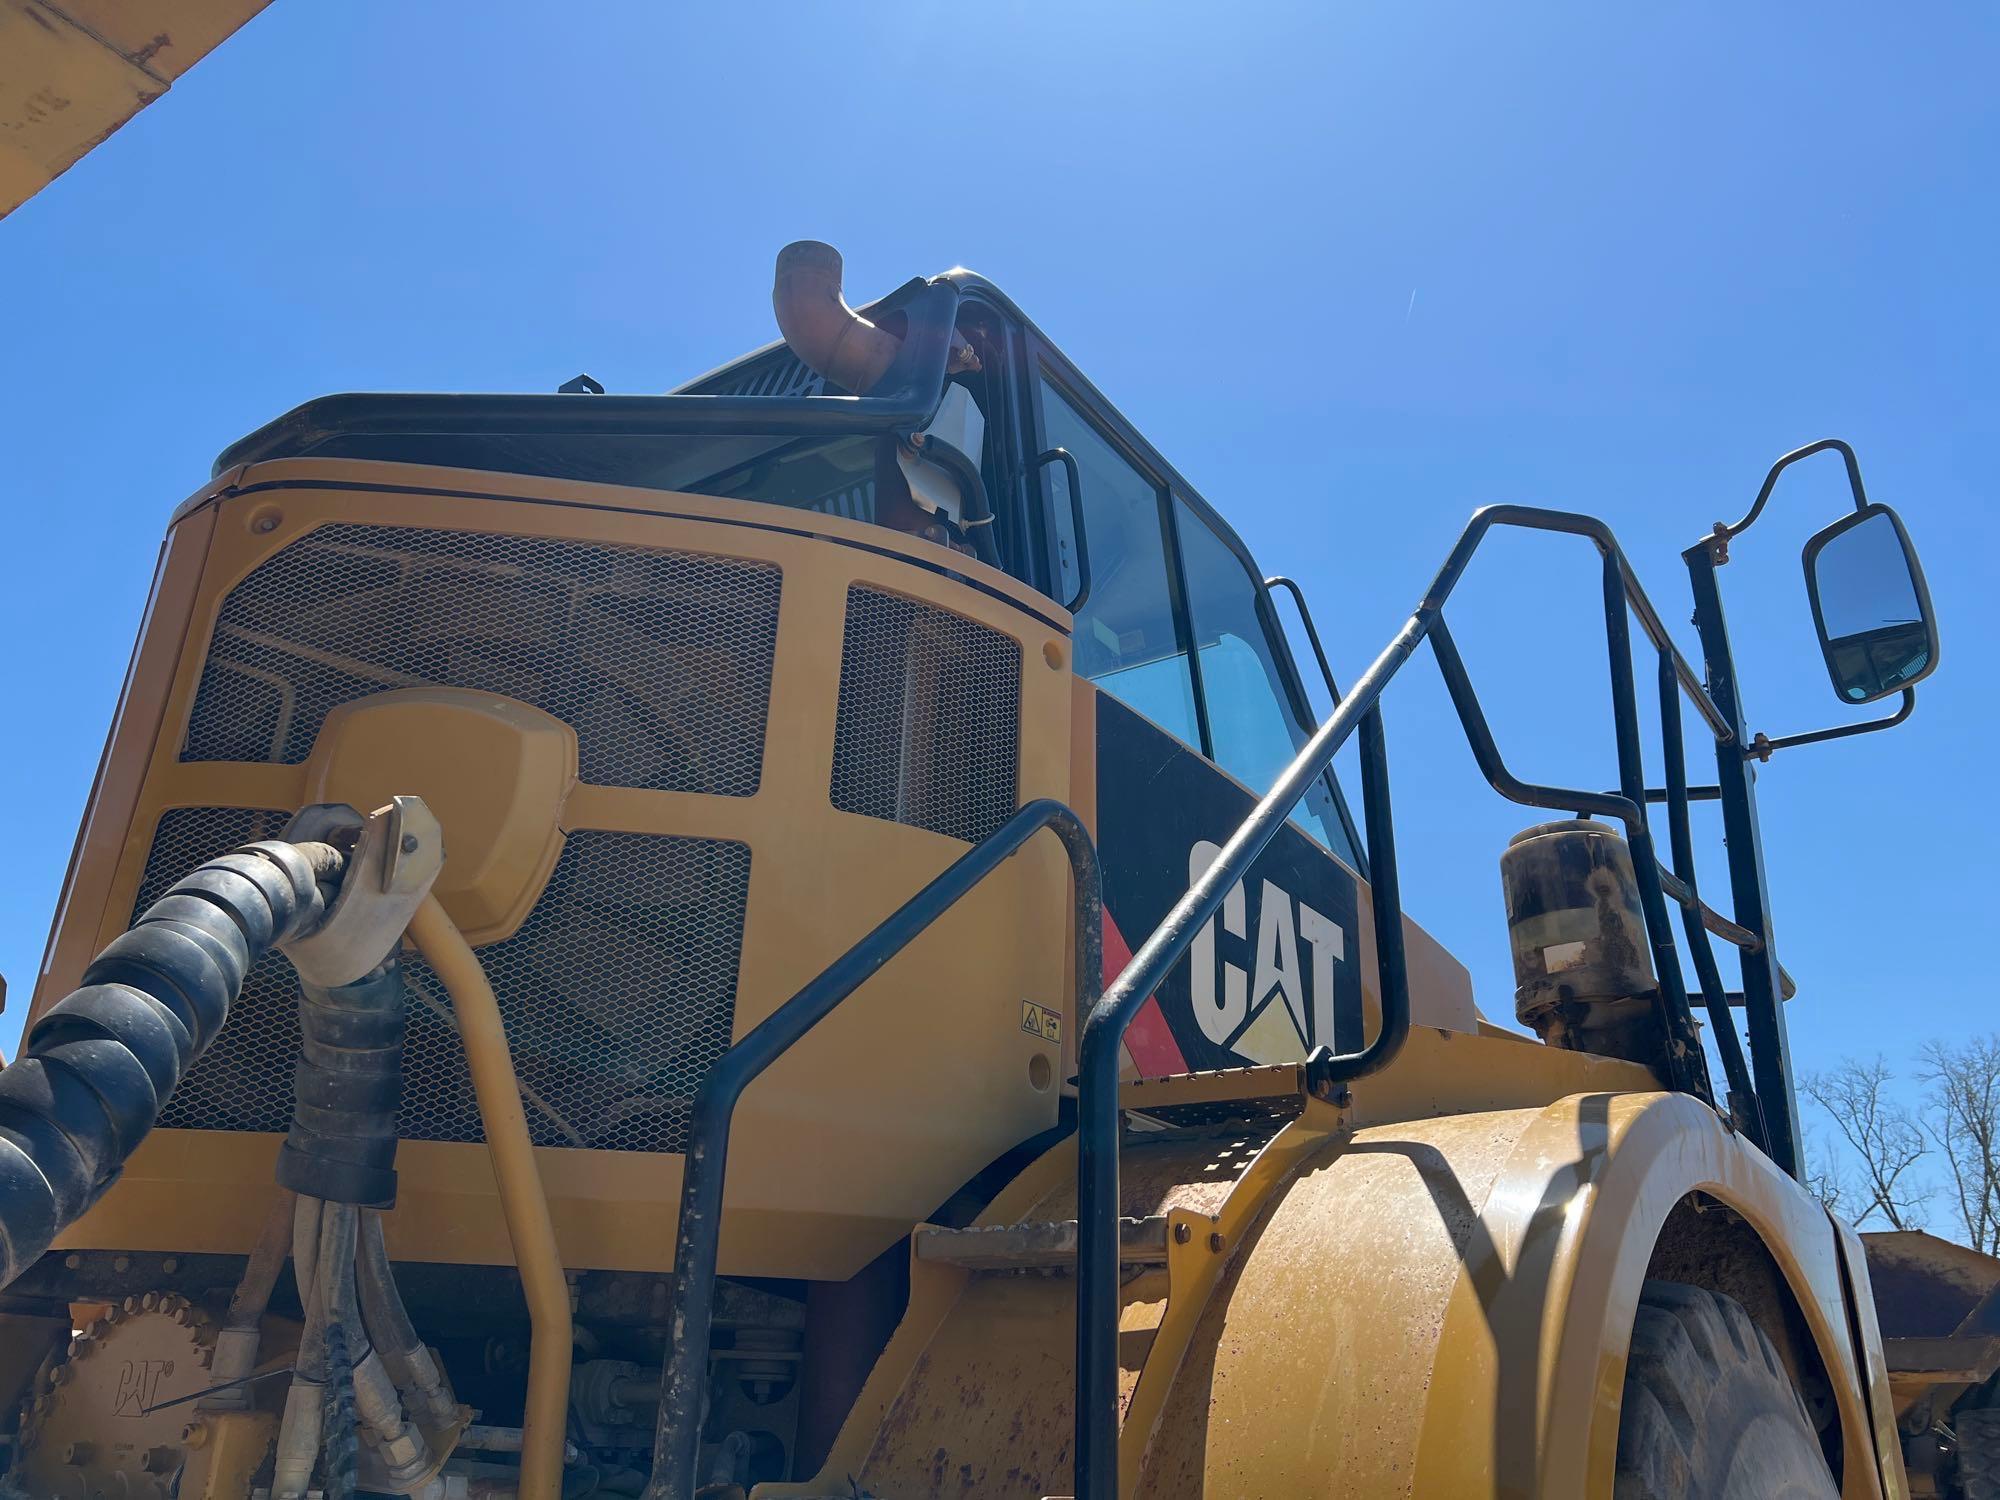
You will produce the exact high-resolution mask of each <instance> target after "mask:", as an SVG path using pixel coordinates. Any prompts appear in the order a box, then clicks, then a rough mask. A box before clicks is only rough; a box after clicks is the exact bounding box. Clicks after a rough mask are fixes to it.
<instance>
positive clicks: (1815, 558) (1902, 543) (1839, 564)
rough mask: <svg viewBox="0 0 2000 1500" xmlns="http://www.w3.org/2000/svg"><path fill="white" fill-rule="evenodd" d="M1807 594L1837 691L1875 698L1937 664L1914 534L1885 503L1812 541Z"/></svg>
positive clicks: (1856, 698)
mask: <svg viewBox="0 0 2000 1500" xmlns="http://www.w3.org/2000/svg"><path fill="white" fill-rule="evenodd" d="M1805 571H1806V594H1807V595H1808V597H1810V598H1811V600H1812V611H1813V624H1814V625H1815V626H1816V627H1817V628H1818V630H1819V643H1820V649H1821V650H1822V651H1823V652H1825V653H1826V670H1827V672H1828V674H1829V675H1830V676H1831V677H1832V678H1833V690H1834V692H1835V693H1836V694H1838V695H1839V697H1840V701H1841V702H1843V703H1873V702H1874V701H1875V700H1876V699H1877V698H1886V697H1888V696H1889V695H1890V694H1891V693H1899V692H1901V691H1902V690H1903V689H1904V688H1906V687H1910V686H1912V685H1913V684H1915V683H1918V682H1921V681H1922V680H1923V679H1924V678H1926V677H1928V676H1930V674H1931V673H1932V672H1933V671H1934V670H1936V668H1937V662H1938V632H1937V622H1936V620H1935V619H1933V618H1932V616H1931V595H1930V590H1929V589H1928V588H1926V587H1925V586H1924V571H1923V568H1922V567H1921V566H1919V564H1918V562H1917V552H1916V549H1915V548H1914V547H1912V546H1911V545H1910V536H1909V533H1908V532H1906V531H1904V530H1903V523H1902V521H1901V520H1900V519H1898V517H1897V515H1896V513H1895V512H1894V511H1893V510H1891V509H1889V507H1888V506H1886V505H1864V506H1862V507H1861V508H1860V509H1858V510H1856V511H1855V512H1854V513H1853V514H1852V515H1846V516H1842V517H1841V518H1840V519H1839V520H1838V521H1835V522H1834V523H1833V524H1832V525H1831V526H1829V527H1827V528H1826V529H1825V530H1824V531H1821V532H1820V533H1819V534H1818V535H1816V536H1815V537H1813V539H1812V540H1811V541H1809V542H1807V543H1806V550H1805Z"/></svg>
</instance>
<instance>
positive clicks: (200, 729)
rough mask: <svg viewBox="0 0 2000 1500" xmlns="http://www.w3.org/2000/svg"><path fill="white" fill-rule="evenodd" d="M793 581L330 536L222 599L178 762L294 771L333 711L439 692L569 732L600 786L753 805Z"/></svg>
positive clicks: (305, 541) (692, 566)
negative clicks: (487, 699) (523, 709)
mask: <svg viewBox="0 0 2000 1500" xmlns="http://www.w3.org/2000/svg"><path fill="white" fill-rule="evenodd" d="M779 584H780V572H779V570H778V568H777V567H775V566H773V565H771V564H768V563H759V562H746V561H741V560H736V559H728V558H715V557H704V556H699V555H696V554H690V553H682V552H658V551H645V550H642V549H638V548H630V547H603V546H594V545H589V544H585V543H579V542H572V541H550V540H544V539H541V538H535V537H517V536H498V535H489V534H484V533H474V532H452V531H425V530H416V529H412V528H405V527H397V526H362V525H347V524H341V525H332V526H323V527H320V528H318V529H316V530H314V531H312V532H310V533H308V534H307V535H305V536H303V537H301V538H300V539H299V540H297V541H295V542H293V543H292V544H291V545H289V546H287V547H285V548H284V549H282V550H281V551H279V552H277V553H276V554H274V555H273V556H272V557H270V558H268V559H267V560H266V561H264V562H263V563H262V564H260V565H259V566H258V567H257V569H256V570H255V571H254V572H252V573H251V574H250V575H249V576H248V577H247V578H245V579H244V580H243V581H242V582H241V583H239V584H237V585H236V587H235V588H233V589H231V590H230V592H229V595H228V597H227V598H226V599H225V600H224V601H223V606H222V611H221V614H220V616H219V618H218V620H217V622H216V627H215V635H214V639H213V641H212V643H211V645H210V648H209V655H208V660H207V662H206V664H205V665H204V667H203V670H202V677H201V684H200V687H199V689H198V690H197V692H196V694H195V701H194V712H193V715H192V717H191V719H190V721H189V724H188V732H187V738H186V740H185V741H184V743H183V745H182V750H181V759H182V760H184V761H197V760H241V761H263V762H273V763H279V764H285V765H296V764H298V763H299V762H301V761H303V760H304V759H305V758H306V757H307V756H308V755H309V754H310V753H311V751H312V745H313V740H314V738H315V737H316V736H317V735H318V733H319V729H320V725H321V723H322V722H323V721H324V720H325V718H326V715H327V712H328V710H330V709H332V708H335V707H337V706H338V705H340V704H342V703H348V702H351V701H353V700H354V699H357V698H363V697H366V696H368V695H369V694H371V693H378V692H383V691H386V690H389V689H392V688H402V687H417V686H424V685H438V686H447V687H461V688H474V689H478V690H482V691H485V692H491V693H499V694H502V695H504V696H506V697H510V698H518V699H520V700H521V701H523V702H525V703H530V704H533V705H534V706H535V707H537V708H540V709H542V710H544V711H545V712H547V713H550V714H553V715H555V716H556V717H557V718H559V719H562V720H563V721H565V722H566V723H568V724H569V725H570V726H571V727H573V728H574V729H575V730H576V734H577V749H578V757H579V761H580V768H579V769H580V774H581V775H582V777H583V779H584V780H585V781H588V782H592V783H595V784H597V785H600V786H625V787H640V788H646V789H651V790H660V791H687V792H711V793H716V794H720V795H725V796H734V797H747V796H749V795H750V794H751V793H753V792H755V791H756V790H757V783H758V778H759V775H760V773H761V771H762V767H763V754H764V728H765V719H766V717H767V714H768V711H769V706H770V697H771V657H772V652H773V649H774V646H775V642H776V635H777V623H778V594H779Z"/></svg>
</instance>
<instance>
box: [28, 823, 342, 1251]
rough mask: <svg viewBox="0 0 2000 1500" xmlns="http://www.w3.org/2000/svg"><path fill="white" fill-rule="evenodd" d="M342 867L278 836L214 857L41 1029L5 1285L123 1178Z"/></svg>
mask: <svg viewBox="0 0 2000 1500" xmlns="http://www.w3.org/2000/svg"><path fill="white" fill-rule="evenodd" d="M343 863H344V861H343V857H342V855H341V854H340V852H339V851H338V850H336V849H334V848H333V847H332V846H331V845H328V844H320V843H306V844H290V843H285V842H282V841H279V840H269V841H265V842H260V843H254V844H245V845H244V846H243V847H241V848H240V849H236V850H234V851H232V852H231V853H229V854H225V855H223V856H222V857H221V858H219V859H213V860H210V861H209V862H208V863H207V864H205V865H203V866H201V867H200V868H199V869H198V870H196V871H195V872H194V873H193V874H191V875H189V876H188V877H187V878H186V879H185V880H183V881H181V882H180V883H179V884H178V885H176V886H174V887H173V888H172V889H171V890H169V891H168V892H167V894H166V895H164V896H162V897H161V898H160V899H159V900H158V901H155V902H154V903H153V904H152V905H151V906H149V907H147V908H146V911H145V913H144V914H143V915H142V916H141V917H140V918H139V920H138V921H137V922H135V923H134V924H133V926H132V928H131V930H130V931H128V932H126V933H124V934H122V935H121V936H119V937H117V938H115V939H113V940H112V942H111V943H110V945H109V946H107V947H106V948H105V949H104V951H103V952H102V953H100V954H99V955H98V956H97V958H96V960H95V961H94V962H93V963H92V964H91V965H90V967H89V968H88V969H86V970H85V971H84V974H83V984H82V986H81V987H80V988H78V989H77V990H75V991H73V992H72V993H71V994H69V995H67V996H65V997H64V998H63V999H62V1000H60V1001H58V1002H57V1003H56V1004H55V1005H54V1006H53V1007H51V1008H50V1010H49V1011H48V1012H47V1014H45V1015H44V1016H43V1017H42V1018H41V1020H39V1021H38V1022H36V1023H35V1026H34V1028H33V1029H32V1030H31V1031H30V1032H29V1033H28V1038H27V1046H26V1050H25V1051H24V1052H23V1053H22V1055H21V1056H20V1057H19V1058H18V1059H16V1061H15V1062H14V1063H13V1065H12V1066H10V1067H8V1068H7V1069H5V1070H4V1071H0V1287H5V1286H7V1285H8V1284H9V1283H11V1282H12V1281H13V1280H14V1279H15V1278H16V1277H18V1276H19V1275H20V1274H21V1273H22V1272H23V1271H25V1270H26V1269H27V1268H28V1267H29V1266H31V1265H33V1264H34V1263H35V1261H36V1260H37V1259H38V1258H39V1257H40V1256H41V1255H42V1253H43V1252H44V1251H45V1250H47V1249H48V1248H49V1245H50V1243H51V1242H52V1241H53V1240H54V1239H55V1237H56V1236H57V1235H58V1234H60V1233H61V1232H62V1231H63V1230H64V1229H66V1228H68V1227H69V1226H70V1225H71V1224H72V1223H74V1222H75V1221H76V1220H77V1218H78V1217H79V1216H81V1215H82V1213H83V1212H84V1210H85V1209H87V1208H89V1207H90V1206H91V1204H93V1203H95V1202H96V1201H97V1199H98V1198H99V1197H100V1196H101V1195H102V1194H103V1192H104V1190H105V1189H106V1188H108V1187H109V1186H110V1185H111V1184H112V1182H113V1181H115V1180H116V1179H117V1177H118V1174H119V1172H120V1171H121V1170H122V1169H123V1167H124V1164H125V1161H126V1159H127V1158H128V1157H129V1156H130V1155H131V1154H132V1152H133V1150H134V1149H135V1148H136V1147H137V1146H138V1144H139V1142H140V1141H142V1140H143V1139H145V1137H146V1135H147V1133H148V1132H149V1131H151V1130H152V1128H153V1123H154V1121H155V1120H157V1119H158V1118H159V1113H160V1109H161V1107H162V1106H163V1105H164V1104H165V1103H166V1101H167V1098H168V1096H169V1095H171V1094H172V1093H173V1091H174V1088H175V1087H176V1086H177V1085H178V1084H179V1083H180V1081H181V1078H182V1077H183V1076H184V1075H185V1074H186V1072H187V1070H188V1068H189V1067H190V1066H191V1065H192V1064H193V1062H194V1060H195V1059H196V1058H197V1057H199V1056H200V1055H201V1053H202V1050H203V1049H204V1048H205V1047H207V1046H208V1044H209V1043H210V1042H211V1041H213V1040H214V1038H215V1036H216V1034H217V1033H218V1032H219V1031H221V1030H222V1026H223V1023H224V1022H225V1021H226V1020H227V1019H228V1016H229V1007H230V1006H231V1005H232V1004H233V1003H234V1002H235V1000H236V996H237V994H238V992H239V991H240V990H241V989H242V987H243V977H244V975H246V974H247V973H249V971H250V968H251V966H252V965H254V964H255V963H256V962H257V961H258V960H259V959H260V958H262V957H263V956H264V954H265V953H266V952H268V951H269V950H270V948H271V946H272V945H273V944H274V943H278V942H283V941H285V940H286V939H288V938H290V937H293V936H295V935H297V934H299V933H301V932H303V931H305V930H307V929H308V928H310V927H311V926H313V924H315V923H316V922H317V921H318V920H319V919H320V917H321V915H322V913H323V912H324V911H325V909H326V895H325V892H324V891H323V890H322V889H321V888H322V886H331V885H335V884H337V883H338V881H339V879H340V875H341V871H342V868H343Z"/></svg>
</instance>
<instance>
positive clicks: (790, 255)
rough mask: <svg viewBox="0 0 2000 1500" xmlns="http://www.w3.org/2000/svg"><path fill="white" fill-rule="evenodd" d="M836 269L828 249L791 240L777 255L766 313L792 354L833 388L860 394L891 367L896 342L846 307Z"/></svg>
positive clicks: (833, 253) (832, 252)
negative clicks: (772, 317) (771, 314)
mask: <svg viewBox="0 0 2000 1500" xmlns="http://www.w3.org/2000/svg"><path fill="white" fill-rule="evenodd" d="M841 270H842V267H841V260H840V252H839V251H838V250H836V249H834V248H833V246H831V245H827V244H822V243H821V242H820V241H818V240H794V241H793V242H792V243H791V244H789V245H787V246H785V248H784V249H782V250H780V251H779V252H778V266H777V273H776V275H775V277H774V279H773V281H772V284H771V310H772V311H773V312H775V313H776V314H777V315H778V332H779V333H781V334H783V335H784V339H785V343H786V345H787V347H789V348H790V349H791V351H792V353H794V354H796V355H797V356H798V357H799V358H800V359H801V360H803V361H804V362H805V363H806V365H808V366H809V367H810V368H811V369H812V370H814V371H815V372H816V373H818V374H820V375H823V376H825V377H826V378H827V379H828V380H830V381H832V382H833V383H834V384H835V385H838V386H842V387H844V388H846V389H847V390H850V391H852V392H854V394H855V395H857V396H865V395H867V394H868V392H869V391H871V390H873V389H874V387H875V386H876V384H877V383H878V382H880V380H881V379H882V377H883V376H884V375H886V374H887V373H888V371H889V366H890V365H892V364H894V363H895V360H896V354H897V352H898V351H899V350H900V349H901V347H902V341H901V340H900V339H898V338H897V337H896V336H895V335H894V334H892V333H889V332H888V331H887V330H885V329H881V328H877V327H876V326H875V325H874V324H873V323H871V322H869V321H868V320H867V319H866V318H864V317H862V316H861V314H859V313H857V312H856V311H855V310H854V309H853V308H851V307H849V306H848V305H847V300H846V298H844V297H843V296H842V295H841V286H840V280H841Z"/></svg>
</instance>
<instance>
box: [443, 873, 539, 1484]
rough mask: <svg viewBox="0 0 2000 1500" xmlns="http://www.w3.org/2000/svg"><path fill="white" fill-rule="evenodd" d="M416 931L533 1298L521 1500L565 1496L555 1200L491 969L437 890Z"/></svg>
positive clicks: (516, 1255) (524, 1283) (516, 1260)
mask: <svg viewBox="0 0 2000 1500" xmlns="http://www.w3.org/2000/svg"><path fill="white" fill-rule="evenodd" d="M410 936H411V937H412V938H414V939H415V940H416V944H417V947H418V948H419V949H420V950H422V952H423V955H424V960H425V962H427V963H428V964H430V966H431V968H432V969H433V970H434V971H435V972H436V974H437V976H438V978H439V979H440V980H442V981H443V982H444V987H445V989H446V991H447V992H448V993H449V994H450V995H451V1004H452V1009H453V1010H455V1011H457V1013H458V1030H459V1036H460V1037H461V1038H462V1039H463V1041H464V1043H465V1063H466V1067H467V1068H468V1069H469V1070H470V1071H471V1073H472V1091H473V1093H474V1094H475V1095H476V1096H477V1097H478V1099H479V1122H480V1125H481V1127H482V1128H483V1129H484V1130H485V1132H486V1152H487V1155H488V1156H490V1157H491V1158H492V1159H493V1176H494V1178H495V1180H496V1181H497V1182H498V1183H499V1186H500V1209H501V1212H502V1213H504V1214H505V1215H506V1216H507V1237H508V1238H509V1239H510V1240H512V1241H513V1242H514V1264H515V1266H516V1267H518V1268H519V1270H520V1273H521V1289H522V1291H523V1292H524V1293H525V1294H526V1296H527V1299H528V1321H529V1324H530V1327H531V1330H532V1336H531V1338H530V1341H529V1344H528V1401H527V1409H526V1412H525V1413H524V1415H523V1416H522V1419H521V1432H522V1437H521V1491H520V1500H561V1496H562V1462H563V1439H564V1429H565V1428H566V1427H567V1425H568V1414H569V1355H570V1324H569V1283H568V1282H567V1281H566V1280H565V1279H564V1278H563V1268H562V1254H561V1252H560V1251H559V1250H558V1249H557V1248H556V1230H555V1225H554V1223H553V1222H552V1221H551V1220H550V1218H549V1201H548V1199H547V1197H546V1196H544V1194H543V1192H542V1179H541V1176H540V1174H539V1173H537V1172H536V1170H535V1151H534V1146H533V1143H532V1142H531V1141H530V1139H529V1137H528V1117H527V1114H526V1113H525V1112H524V1111H523V1110H522V1108H521V1091H520V1088H519V1086H518V1085H517V1083H516V1081H515V1076H514V1059H513V1056H512V1055H511V1054H510V1053H509V1052H508V1050H507V1030H506V1027H505V1025H504V1024H503V1023H502V1022H501V1020H500V1004H499V1002H498V1001H497V1000H495V999H494V998H493V986H492V985H490V984H488V983H487V982H486V971H485V970H483V969H482V968H480V966H479V960H478V959H477V958H475V957H473V954H472V949H471V948H470V947H468V946H467V945H466V941H465V938H464V936H463V935H462V934H461V933H460V932H459V930H458V928H457V927H456V926H455V925H454V924H453V922H452V920H451V918H450V917H448V916H446V915H445V910H444V908H443V907H442V906H440V905H438V901H437V897H435V896H426V897H424V904H423V905H422V906H420V907H418V908H417V914H416V916H415V917H414V918H413V919H412V920H411V922H410Z"/></svg>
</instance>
